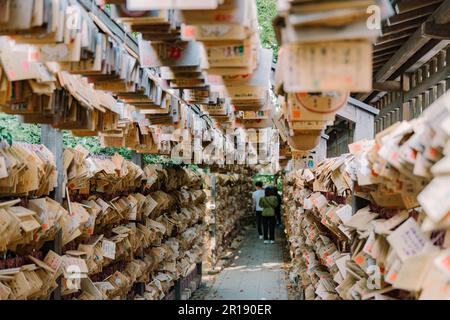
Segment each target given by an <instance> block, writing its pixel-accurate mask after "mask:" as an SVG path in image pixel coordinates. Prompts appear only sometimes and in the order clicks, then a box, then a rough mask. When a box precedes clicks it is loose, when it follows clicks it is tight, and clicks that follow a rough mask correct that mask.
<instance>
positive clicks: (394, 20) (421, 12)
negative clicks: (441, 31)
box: [387, 3, 439, 26]
mask: <svg viewBox="0 0 450 320" xmlns="http://www.w3.org/2000/svg"><path fill="white" fill-rule="evenodd" d="M438 7H439V3H433V4H431V5H429V6H428V7H425V8H420V9H415V10H411V11H408V12H406V13H402V14H396V15H394V16H392V17H390V18H389V19H388V20H387V21H388V25H389V26H393V25H396V24H399V23H403V22H406V21H410V20H414V19H416V18H418V17H425V16H428V15H430V14H432V13H433V12H434V10H436V9H437V8H438Z"/></svg>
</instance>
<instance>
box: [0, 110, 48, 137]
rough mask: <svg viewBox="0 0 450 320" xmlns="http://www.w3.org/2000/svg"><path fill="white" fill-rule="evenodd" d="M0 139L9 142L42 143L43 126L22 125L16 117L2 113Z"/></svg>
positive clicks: (0, 115)
mask: <svg viewBox="0 0 450 320" xmlns="http://www.w3.org/2000/svg"><path fill="white" fill-rule="evenodd" d="M0 137H1V138H3V139H6V140H7V141H8V140H10V141H8V142H12V141H16V142H27V143H41V126H40V125H36V124H25V123H20V122H19V121H18V119H17V117H16V116H13V115H9V114H6V113H0ZM8 137H9V138H8Z"/></svg>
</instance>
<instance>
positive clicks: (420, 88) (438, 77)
mask: <svg viewBox="0 0 450 320" xmlns="http://www.w3.org/2000/svg"><path fill="white" fill-rule="evenodd" d="M449 77H450V64H449V65H447V66H446V67H445V68H444V69H442V70H439V71H438V72H436V73H433V74H432V75H431V76H430V77H428V78H427V79H425V80H423V82H422V83H419V84H418V85H417V86H416V87H414V88H413V89H411V90H410V91H408V92H405V95H404V96H405V97H404V101H405V102H407V101H410V100H412V99H414V98H415V97H417V96H418V95H420V94H421V93H423V92H425V91H427V90H429V89H430V88H432V87H433V86H434V85H436V84H437V83H440V82H441V81H444V80H445V79H447V78H449Z"/></svg>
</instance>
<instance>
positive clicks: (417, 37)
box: [375, 28, 429, 81]
mask: <svg viewBox="0 0 450 320" xmlns="http://www.w3.org/2000/svg"><path fill="white" fill-rule="evenodd" d="M428 41H429V39H428V38H426V37H423V35H422V29H421V28H419V29H418V30H417V31H416V32H415V33H414V34H413V35H412V36H411V37H410V38H409V39H408V41H406V42H405V43H404V44H403V46H402V47H401V48H400V50H398V51H397V53H396V54H394V55H393V56H392V58H391V60H390V61H389V62H388V63H386V65H385V66H384V67H383V68H381V70H380V71H378V73H377V74H376V75H375V80H376V81H386V80H388V79H389V78H390V77H391V76H392V75H393V74H394V72H396V71H397V70H398V69H399V68H400V67H401V66H402V65H403V64H405V63H406V62H407V61H408V60H409V59H410V58H411V57H412V56H413V55H414V53H415V52H417V51H419V50H420V49H421V48H422V47H423V46H424V45H425V44H427V42H428Z"/></svg>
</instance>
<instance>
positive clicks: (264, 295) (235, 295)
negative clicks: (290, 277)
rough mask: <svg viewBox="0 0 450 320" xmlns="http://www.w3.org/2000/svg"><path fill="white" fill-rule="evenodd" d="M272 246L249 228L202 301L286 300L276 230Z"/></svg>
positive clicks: (283, 272)
mask: <svg viewBox="0 0 450 320" xmlns="http://www.w3.org/2000/svg"><path fill="white" fill-rule="evenodd" d="M276 236H277V241H276V243H275V244H264V243H263V240H260V239H259V238H258V235H257V232H256V229H251V230H250V231H249V233H248V234H247V237H246V239H245V240H244V241H243V243H242V246H241V248H240V249H239V251H238V252H237V253H236V255H235V257H234V258H235V261H234V262H233V263H232V264H231V265H230V266H229V267H227V268H225V269H224V270H223V271H222V272H221V273H220V274H219V276H218V277H217V279H216V281H215V283H214V285H213V286H212V288H211V289H210V291H209V293H208V294H207V296H206V297H205V300H287V299H288V293H287V287H286V273H285V271H284V270H283V268H282V267H283V249H282V247H281V242H282V240H280V231H279V228H277V231H276Z"/></svg>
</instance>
